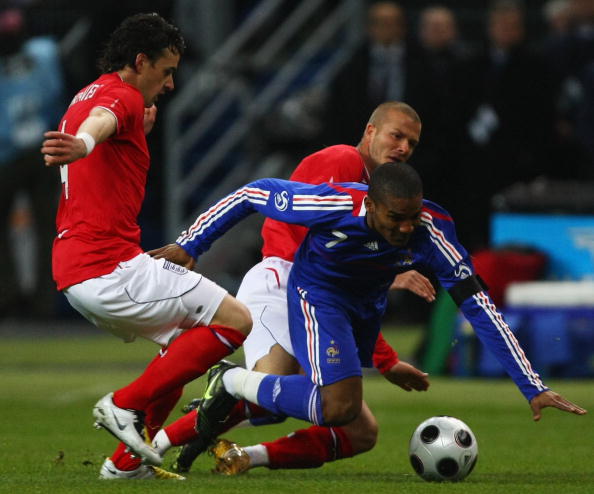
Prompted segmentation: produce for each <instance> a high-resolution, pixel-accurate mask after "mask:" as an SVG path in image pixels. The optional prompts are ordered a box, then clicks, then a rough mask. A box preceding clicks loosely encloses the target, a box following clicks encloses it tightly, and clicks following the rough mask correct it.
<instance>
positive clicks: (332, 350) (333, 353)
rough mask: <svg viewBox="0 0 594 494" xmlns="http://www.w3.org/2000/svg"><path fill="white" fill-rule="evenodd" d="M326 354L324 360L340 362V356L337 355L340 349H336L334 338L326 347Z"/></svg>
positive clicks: (330, 362)
mask: <svg viewBox="0 0 594 494" xmlns="http://www.w3.org/2000/svg"><path fill="white" fill-rule="evenodd" d="M326 355H327V356H328V358H327V359H326V362H328V363H329V364H339V363H340V357H338V355H340V350H339V349H338V345H337V344H336V342H335V341H334V340H331V341H330V346H329V347H328V348H326Z"/></svg>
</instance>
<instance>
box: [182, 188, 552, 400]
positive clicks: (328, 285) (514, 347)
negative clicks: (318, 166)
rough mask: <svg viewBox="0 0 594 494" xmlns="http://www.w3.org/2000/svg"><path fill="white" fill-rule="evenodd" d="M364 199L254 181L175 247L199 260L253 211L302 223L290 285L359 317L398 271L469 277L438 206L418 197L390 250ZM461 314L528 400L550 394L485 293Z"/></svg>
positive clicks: (466, 259) (451, 281) (373, 306)
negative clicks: (408, 227)
mask: <svg viewBox="0 0 594 494" xmlns="http://www.w3.org/2000/svg"><path fill="white" fill-rule="evenodd" d="M366 195H367V185H363V184H358V183H346V184H333V183H326V184H321V185H310V184H304V183H299V182H292V181H287V180H279V179H261V180H257V181H254V182H252V183H250V184H248V185H246V186H244V187H242V188H240V189H238V190H237V191H235V192H233V193H232V194H230V195H228V196H227V197H225V198H224V199H222V200H220V201H219V202H218V203H216V204H215V205H214V206H212V207H211V208H210V209H208V210H207V211H206V212H204V213H203V214H201V215H200V216H199V217H198V218H197V219H196V221H195V222H194V224H193V225H192V226H191V227H190V228H189V229H188V230H187V231H184V232H183V233H182V234H181V235H180V236H179V238H178V239H177V243H178V244H179V245H180V246H181V247H183V248H184V249H185V250H186V251H187V252H188V253H189V254H190V255H192V256H193V257H195V258H197V257H199V256H200V254H201V253H203V252H205V251H206V250H208V248H209V247H210V245H211V244H212V242H213V241H214V240H216V239H217V238H219V237H220V236H221V235H223V234H224V233H225V232H226V231H227V230H228V229H229V228H231V227H232V226H233V225H235V224H236V223H237V222H239V221H240V220H241V219H242V218H244V217H246V216H248V215H249V214H251V213H254V212H259V213H261V214H263V215H265V216H267V217H269V218H273V219H276V220H279V221H284V222H287V223H295V224H300V225H303V226H306V227H308V228H309V233H308V235H307V237H306V238H305V240H304V241H303V243H302V244H301V246H300V248H299V250H298V252H297V254H296V256H295V263H294V265H293V268H292V271H291V278H292V282H293V283H294V284H295V285H296V286H300V287H306V289H307V290H308V291H310V292H311V294H313V295H314V296H316V297H323V298H324V300H325V301H326V302H327V301H328V300H331V301H332V303H335V304H337V305H339V306H345V307H349V308H350V310H355V311H357V313H358V314H359V316H360V317H362V318H365V317H366V314H367V315H368V316H369V317H370V318H371V317H377V314H378V313H379V314H383V312H384V311H385V308H386V300H387V293H388V289H389V286H390V284H391V283H392V281H393V279H394V276H395V275H396V274H398V273H400V272H403V271H407V270H410V269H418V268H419V267H421V266H423V267H425V268H428V269H429V270H431V271H433V272H434V273H435V275H436V277H437V278H438V280H439V282H440V283H441V285H442V286H443V287H444V288H446V289H449V288H451V287H452V286H454V285H455V284H457V283H458V282H460V281H461V280H464V279H466V278H468V277H469V276H471V275H472V274H474V267H473V265H472V262H471V259H470V256H469V255H468V253H467V252H466V250H465V249H464V247H462V246H461V245H460V243H459V242H458V240H457V238H456V233H455V228H454V222H453V220H452V218H451V217H450V215H449V214H448V212H447V211H446V210H444V209H443V208H442V207H440V206H439V205H437V204H435V203H433V202H431V201H428V200H424V201H423V210H422V213H421V220H420V225H419V226H418V227H417V228H416V229H415V231H414V232H413V234H412V236H411V239H410V241H409V243H408V244H407V245H406V246H405V247H394V246H392V245H390V244H389V243H388V242H387V241H386V240H384V238H383V237H382V236H381V235H380V234H378V233H377V232H376V231H374V230H372V229H370V228H369V226H368V225H367V222H366V218H365V213H366V212H365V205H364V202H363V199H364V198H365V196H366ZM460 309H461V311H462V312H463V314H464V316H465V317H466V318H467V319H468V321H469V322H470V323H471V324H472V326H473V328H474V330H475V332H476V334H477V335H478V337H479V339H480V340H481V341H482V342H483V344H484V345H486V346H487V348H489V349H490V350H491V351H492V352H493V353H494V354H495V356H496V357H497V358H498V360H499V361H500V362H501V364H502V365H503V366H504V368H505V369H506V371H507V372H508V374H509V375H510V376H511V377H512V379H513V380H514V382H515V383H516V385H517V386H518V388H519V389H520V391H521V392H522V393H523V394H524V396H525V397H526V398H527V399H529V400H530V399H531V398H532V397H534V396H535V395H537V394H539V393H541V392H542V391H545V390H546V389H548V388H547V387H546V386H544V384H543V383H542V381H541V380H540V377H539V375H538V374H537V373H536V372H535V371H534V370H533V369H532V367H531V364H530V362H529V361H528V360H527V358H526V356H525V355H524V352H523V350H522V348H521V347H520V345H519V344H518V342H517V340H516V338H515V336H514V335H513V333H512V331H511V329H510V328H509V326H508V325H507V324H506V322H505V320H504V318H503V316H502V315H501V314H500V313H499V312H498V311H497V308H496V307H495V305H494V304H493V302H492V300H491V298H490V297H489V295H488V294H487V293H486V292H479V293H476V294H474V295H473V296H471V297H469V298H468V299H467V300H465V301H464V302H463V303H462V304H461V306H460Z"/></svg>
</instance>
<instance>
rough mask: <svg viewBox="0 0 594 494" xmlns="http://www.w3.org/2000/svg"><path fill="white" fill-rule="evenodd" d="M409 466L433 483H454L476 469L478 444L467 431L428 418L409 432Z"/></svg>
mask: <svg viewBox="0 0 594 494" xmlns="http://www.w3.org/2000/svg"><path fill="white" fill-rule="evenodd" d="M408 453H409V458H410V463H411V465H412V467H413V469H414V470H415V472H417V474H418V475H419V476H420V477H421V478H423V479H425V480H427V481H434V482H443V481H451V482H457V481H460V480H462V479H464V478H466V477H467V476H468V475H469V474H470V472H472V469H473V468H474V466H475V465H476V461H477V459H478V444H477V442H476V437H475V436H474V434H473V432H472V430H470V427H468V426H467V425H466V424H465V423H464V422H462V421H461V420H460V419H457V418H454V417H448V416H445V415H442V416H439V417H431V418H429V419H427V420H425V421H424V422H422V423H421V424H420V425H419V426H418V427H417V428H416V430H415V431H414V432H413V435H412V437H411V438H410V443H409V446H408Z"/></svg>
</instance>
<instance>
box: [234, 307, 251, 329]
mask: <svg viewBox="0 0 594 494" xmlns="http://www.w3.org/2000/svg"><path fill="white" fill-rule="evenodd" d="M235 317H236V319H237V322H236V323H235V326H234V327H235V329H237V331H239V332H241V333H243V334H244V335H246V336H247V335H248V334H249V333H250V331H251V330H252V324H253V322H252V315H251V314H250V311H249V309H248V308H247V307H246V306H245V305H243V304H242V303H239V304H238V307H237V313H236V314H235Z"/></svg>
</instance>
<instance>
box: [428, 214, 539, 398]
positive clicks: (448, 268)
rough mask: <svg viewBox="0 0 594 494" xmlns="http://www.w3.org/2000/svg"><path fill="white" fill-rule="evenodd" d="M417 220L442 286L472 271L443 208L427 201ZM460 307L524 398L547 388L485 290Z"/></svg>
mask: <svg viewBox="0 0 594 494" xmlns="http://www.w3.org/2000/svg"><path fill="white" fill-rule="evenodd" d="M421 224H422V226H423V227H424V228H425V229H426V231H427V235H426V237H425V238H426V239H427V241H426V246H427V251H426V259H427V260H428V263H429V265H430V267H431V269H432V270H433V272H434V273H435V274H436V275H437V277H438V279H439V281H440V283H441V284H442V286H443V287H444V288H446V289H449V288H451V287H453V286H454V285H456V284H457V283H459V282H460V281H462V280H464V279H466V278H468V277H469V276H471V275H473V274H474V267H473V265H472V261H471V259H470V256H469V255H468V253H467V252H466V250H465V249H464V247H462V245H460V243H459V242H458V239H457V237H456V232H455V228H454V222H453V221H452V218H451V217H450V216H449V214H448V213H447V211H445V210H443V209H442V208H440V207H439V206H437V205H434V204H429V207H427V208H425V209H424V210H423V212H422V214H421ZM460 310H461V311H462V313H463V314H464V317H466V319H467V320H468V322H470V324H471V325H472V327H473V329H474V331H475V333H476V335H477V336H478V338H479V339H480V340H481V343H482V344H483V345H485V347H486V348H488V349H489V350H490V351H491V352H493V354H494V355H495V357H496V358H497V360H498V361H499V362H500V363H501V365H502V366H503V367H504V369H505V370H506V372H507V373H508V374H509V376H510V377H511V378H512V379H513V381H514V382H515V383H516V385H517V386H518V388H519V389H520V391H521V392H522V394H523V395H524V396H525V397H526V398H527V399H528V400H531V399H532V398H533V397H534V396H536V395H537V394H540V393H542V392H543V391H546V390H547V389H548V388H547V387H546V386H545V385H544V384H543V383H542V381H541V379H540V377H539V375H538V374H537V373H536V372H535V371H534V370H533V369H532V366H531V365H530V362H529V361H528V359H527V358H526V356H525V354H524V351H523V350H522V348H521V347H520V344H519V343H518V341H517V340H516V338H515V336H514V334H513V332H512V331H511V329H510V327H509V326H508V325H507V323H506V322H505V319H504V318H503V315H502V314H501V313H500V312H499V311H498V310H497V307H495V304H494V303H493V301H492V300H491V298H490V297H489V295H488V293H486V292H484V291H482V292H479V293H476V294H474V295H473V296H471V297H469V298H468V299H466V300H465V301H464V302H463V303H462V305H461V306H460Z"/></svg>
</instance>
